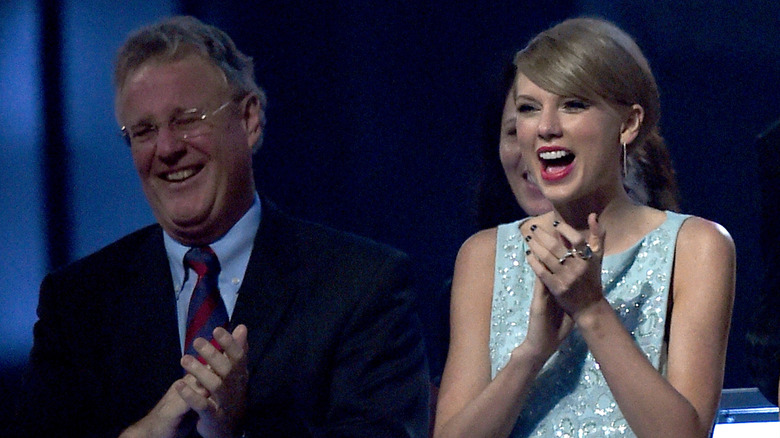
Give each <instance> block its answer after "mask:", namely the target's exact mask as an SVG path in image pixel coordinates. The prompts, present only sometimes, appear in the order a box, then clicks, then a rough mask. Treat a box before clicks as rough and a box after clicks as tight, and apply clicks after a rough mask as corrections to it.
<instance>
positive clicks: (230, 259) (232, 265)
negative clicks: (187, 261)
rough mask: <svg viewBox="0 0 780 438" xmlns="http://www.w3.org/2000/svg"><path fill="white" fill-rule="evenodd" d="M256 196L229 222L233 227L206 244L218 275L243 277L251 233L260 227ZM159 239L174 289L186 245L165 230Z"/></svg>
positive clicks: (181, 273) (180, 278)
mask: <svg viewBox="0 0 780 438" xmlns="http://www.w3.org/2000/svg"><path fill="white" fill-rule="evenodd" d="M260 205H261V204H260V197H259V196H258V195H257V193H255V198H254V201H253V202H252V206H250V207H249V210H247V212H246V213H244V215H243V216H242V217H241V219H239V220H238V222H236V223H235V225H233V227H231V228H230V230H228V232H227V233H225V235H224V236H222V237H220V238H219V239H217V240H216V241H214V242H212V243H211V244H209V246H210V247H211V249H212V250H213V251H214V253H215V254H216V255H217V258H218V259H219V264H220V267H221V269H222V273H224V274H225V275H224V276H222V275H221V278H240V279H243V277H244V272H246V266H247V264H248V263H249V255H250V254H251V252H252V246H253V245H254V240H255V235H256V234H257V230H258V228H259V226H260V219H261V216H262V212H261V206H260ZM163 242H164V244H165V252H166V253H167V255H168V264H169V266H170V269H171V275H172V276H173V284H174V287H175V288H176V290H177V291H178V290H179V289H180V288H181V286H182V282H183V281H184V277H185V271H184V264H183V260H184V254H186V253H187V251H189V249H190V247H189V246H186V245H182V244H181V243H179V242H177V241H176V240H174V239H173V238H172V237H171V236H170V235H169V234H168V233H167V232H163Z"/></svg>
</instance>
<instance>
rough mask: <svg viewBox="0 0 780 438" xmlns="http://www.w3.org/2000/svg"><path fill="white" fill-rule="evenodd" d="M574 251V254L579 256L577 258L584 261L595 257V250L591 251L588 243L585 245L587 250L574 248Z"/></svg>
mask: <svg viewBox="0 0 780 438" xmlns="http://www.w3.org/2000/svg"><path fill="white" fill-rule="evenodd" d="M572 250H573V251H574V254H577V257H579V258H581V259H582V260H588V259H590V258H591V257H593V250H592V249H590V245H588V244H587V243H586V244H585V249H576V248H572Z"/></svg>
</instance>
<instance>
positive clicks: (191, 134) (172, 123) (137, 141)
mask: <svg viewBox="0 0 780 438" xmlns="http://www.w3.org/2000/svg"><path fill="white" fill-rule="evenodd" d="M232 102H233V100H229V101H227V102H225V103H223V104H222V105H220V106H219V108H217V109H215V110H214V111H211V112H206V111H202V110H200V109H198V108H190V109H185V110H183V111H180V112H178V113H176V114H174V115H173V116H172V117H171V119H170V120H169V121H168V129H169V130H170V131H171V132H172V133H173V135H175V136H176V138H178V139H179V140H191V139H193V138H195V137H199V136H201V135H205V134H208V133H209V132H210V131H211V129H212V128H213V127H214V125H213V124H210V123H208V119H209V118H210V117H213V116H214V115H215V114H217V113H218V112H220V111H222V110H223V109H225V108H227V106H228V105H230V104H231V103H232ZM159 131H160V126H159V125H156V124H153V123H139V124H137V125H133V126H130V127H127V126H122V136H123V137H124V138H125V140H126V141H127V143H128V144H129V145H130V146H136V147H145V146H148V145H151V144H152V143H154V141H155V140H156V139H157V133H158V132H159Z"/></svg>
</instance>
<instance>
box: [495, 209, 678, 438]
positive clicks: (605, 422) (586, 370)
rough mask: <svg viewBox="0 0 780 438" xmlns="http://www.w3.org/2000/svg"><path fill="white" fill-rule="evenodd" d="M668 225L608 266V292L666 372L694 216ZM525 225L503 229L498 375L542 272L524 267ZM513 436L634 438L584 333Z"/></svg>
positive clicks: (542, 382) (566, 350)
mask: <svg viewBox="0 0 780 438" xmlns="http://www.w3.org/2000/svg"><path fill="white" fill-rule="evenodd" d="M688 217H689V216H687V215H682V214H678V213H674V212H670V211H667V212H666V220H665V221H664V223H663V224H661V225H660V226H659V227H658V228H656V229H654V230H653V231H651V232H649V233H648V234H647V235H645V236H644V237H643V238H642V239H640V240H639V241H638V242H637V243H636V244H634V245H633V246H632V247H631V248H629V249H627V250H626V251H624V252H622V253H619V254H613V255H610V256H607V257H605V258H604V260H603V261H602V271H601V281H602V284H603V285H604V294H605V296H606V297H607V300H608V301H609V302H610V304H612V307H613V308H614V309H615V312H617V314H618V316H619V317H620V319H621V321H622V322H623V325H624V326H625V327H626V328H627V329H628V331H629V332H630V333H631V335H632V336H633V337H634V339H635V340H636V343H637V345H638V346H639V347H640V348H641V350H642V351H643V352H644V353H645V355H646V356H647V358H648V359H649V360H650V363H652V364H653V366H654V367H655V368H656V369H658V370H659V371H660V372H661V373H662V374H664V375H665V374H666V373H665V371H666V370H665V368H666V353H667V352H666V339H665V327H666V322H667V321H666V318H667V315H666V312H667V308H668V299H669V290H670V281H671V277H672V275H671V273H672V265H673V263H674V250H675V244H676V241H677V233H678V231H679V230H680V226H681V225H682V223H683V221H684V220H685V219H686V218H688ZM521 222H522V221H517V222H514V223H511V224H505V225H500V226H499V227H498V235H497V242H496V272H495V282H494V286H493V308H492V314H491V321H490V323H491V329H490V360H491V366H492V375H493V377H495V375H496V374H497V373H498V372H499V371H500V370H501V368H502V367H503V366H504V365H506V363H507V362H508V361H509V356H510V354H511V353H512V350H514V349H515V347H517V346H518V345H520V343H521V342H522V341H523V339H524V338H525V335H526V332H527V330H528V316H529V309H530V307H531V298H532V296H533V285H534V281H535V274H534V272H533V270H531V267H530V266H528V264H527V263H526V262H525V251H526V249H527V246H526V242H525V240H523V236H522V235H521V234H520V230H519V226H520V223H521ZM511 436H512V437H561V438H571V437H589V436H592V437H612V436H620V437H633V436H635V435H634V433H633V432H632V431H631V429H630V428H629V426H628V423H627V422H626V420H625V418H624V417H623V414H622V413H621V412H620V409H619V408H618V406H617V403H616V402H615V399H614V397H613V396H612V393H611V392H610V390H609V387H608V386H607V382H606V380H605V379H604V376H603V375H602V374H601V371H600V370H599V364H598V363H597V362H596V361H595V360H594V358H593V355H592V354H591V353H590V351H589V350H588V346H587V345H586V344H585V341H584V340H583V339H582V336H581V335H580V333H579V332H578V331H576V330H574V331H573V332H572V333H571V334H570V335H569V336H568V338H567V339H565V340H564V342H563V343H562V344H561V346H560V348H559V349H558V351H557V352H556V353H555V354H553V356H552V357H550V359H549V360H548V361H547V363H546V364H545V366H544V368H542V371H541V372H540V373H539V375H538V376H537V378H536V381H535V382H534V385H533V387H532V389H531V393H530V395H529V397H528V399H527V401H526V405H525V407H524V409H523V411H522V413H521V414H520V417H519V418H518V420H517V423H516V424H515V427H514V430H513V431H512V434H511Z"/></svg>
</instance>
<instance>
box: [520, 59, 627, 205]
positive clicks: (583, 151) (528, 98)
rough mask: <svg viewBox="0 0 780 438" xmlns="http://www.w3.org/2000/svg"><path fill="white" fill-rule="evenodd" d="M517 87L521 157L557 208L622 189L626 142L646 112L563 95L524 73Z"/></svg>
mask: <svg viewBox="0 0 780 438" xmlns="http://www.w3.org/2000/svg"><path fill="white" fill-rule="evenodd" d="M515 86H516V90H515V93H516V94H515V107H516V117H517V121H516V124H515V126H516V127H517V140H518V144H519V153H520V154H522V156H523V158H524V160H525V162H526V164H527V165H528V168H529V171H530V173H531V175H532V177H533V179H534V180H535V181H537V184H538V185H539V187H540V189H541V191H542V193H543V194H544V195H545V197H546V198H548V199H549V200H550V201H551V202H552V203H553V204H557V203H559V202H566V201H572V200H577V199H580V198H582V197H583V196H586V195H590V194H593V193H596V192H598V193H599V195H600V196H606V197H607V198H611V197H613V196H616V194H617V193H618V192H617V190H623V188H622V175H621V170H622V165H621V153H622V148H621V141H622V142H626V143H630V142H631V141H633V139H634V138H635V137H636V131H638V126H639V123H640V122H641V115H642V113H641V107H639V106H638V105H635V106H634V107H631V108H628V107H626V109H625V110H623V109H622V108H618V107H615V106H612V105H609V104H608V103H607V102H606V101H604V100H599V101H589V100H586V99H583V98H580V97H575V96H560V95H557V94H554V93H550V92H548V91H546V90H544V89H542V88H540V87H538V86H537V85H536V84H534V83H533V82H531V81H530V80H529V79H528V78H526V77H525V76H524V75H522V74H521V75H518V79H517V82H516V84H515ZM634 128H636V129H634Z"/></svg>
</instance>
